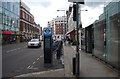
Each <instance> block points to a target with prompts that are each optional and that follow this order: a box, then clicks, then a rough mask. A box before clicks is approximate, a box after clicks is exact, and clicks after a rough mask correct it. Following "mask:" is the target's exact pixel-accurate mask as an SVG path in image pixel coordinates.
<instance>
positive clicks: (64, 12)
mask: <svg viewBox="0 0 120 79" xmlns="http://www.w3.org/2000/svg"><path fill="white" fill-rule="evenodd" d="M65 32H66V25H65V10H64V45H66V44H65Z"/></svg>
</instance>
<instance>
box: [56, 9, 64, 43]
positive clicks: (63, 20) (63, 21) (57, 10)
mask: <svg viewBox="0 0 120 79" xmlns="http://www.w3.org/2000/svg"><path fill="white" fill-rule="evenodd" d="M57 11H63V12H64V20H63V22H64V30H63V36H64V44H65V30H66V25H65V10H57Z"/></svg>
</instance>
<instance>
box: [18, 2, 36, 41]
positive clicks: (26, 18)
mask: <svg viewBox="0 0 120 79" xmlns="http://www.w3.org/2000/svg"><path fill="white" fill-rule="evenodd" d="M34 32H35V24H34V16H33V15H32V14H31V13H30V8H29V7H28V6H27V5H26V4H25V3H23V2H20V34H21V37H20V41H21V42H22V41H25V40H30V39H31V38H33V36H34Z"/></svg>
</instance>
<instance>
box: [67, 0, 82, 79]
mask: <svg viewBox="0 0 120 79" xmlns="http://www.w3.org/2000/svg"><path fill="white" fill-rule="evenodd" d="M68 2H73V3H74V5H76V6H75V9H76V10H75V11H76V12H75V17H74V18H75V21H76V29H77V30H76V31H77V32H76V34H77V45H76V65H75V66H76V67H75V71H76V73H75V75H76V77H77V78H78V79H79V71H80V65H79V63H80V61H79V59H80V58H79V17H78V16H79V13H78V10H79V4H84V0H68ZM73 15H74V14H73Z"/></svg>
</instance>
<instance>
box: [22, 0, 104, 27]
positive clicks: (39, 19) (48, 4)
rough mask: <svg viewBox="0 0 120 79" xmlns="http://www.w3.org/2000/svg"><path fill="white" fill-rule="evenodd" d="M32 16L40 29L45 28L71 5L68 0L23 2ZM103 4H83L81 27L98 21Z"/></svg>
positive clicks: (32, 0)
mask: <svg viewBox="0 0 120 79" xmlns="http://www.w3.org/2000/svg"><path fill="white" fill-rule="evenodd" d="M23 2H24V3H25V4H26V5H27V6H28V7H29V8H30V12H31V13H32V14H33V16H34V19H35V22H36V23H37V24H40V26H41V27H46V26H47V22H48V21H51V20H52V19H53V18H56V17H57V16H63V15H64V11H59V12H58V11H57V10H68V8H69V5H70V4H73V3H72V2H68V0H24V1H23ZM103 7H104V2H103V1H102V2H92V1H90V2H85V4H84V5H81V10H86V9H87V10H88V11H81V21H82V25H83V27H87V26H88V25H90V24H92V23H93V22H94V21H95V20H97V19H98V17H99V15H100V14H102V13H103Z"/></svg>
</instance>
